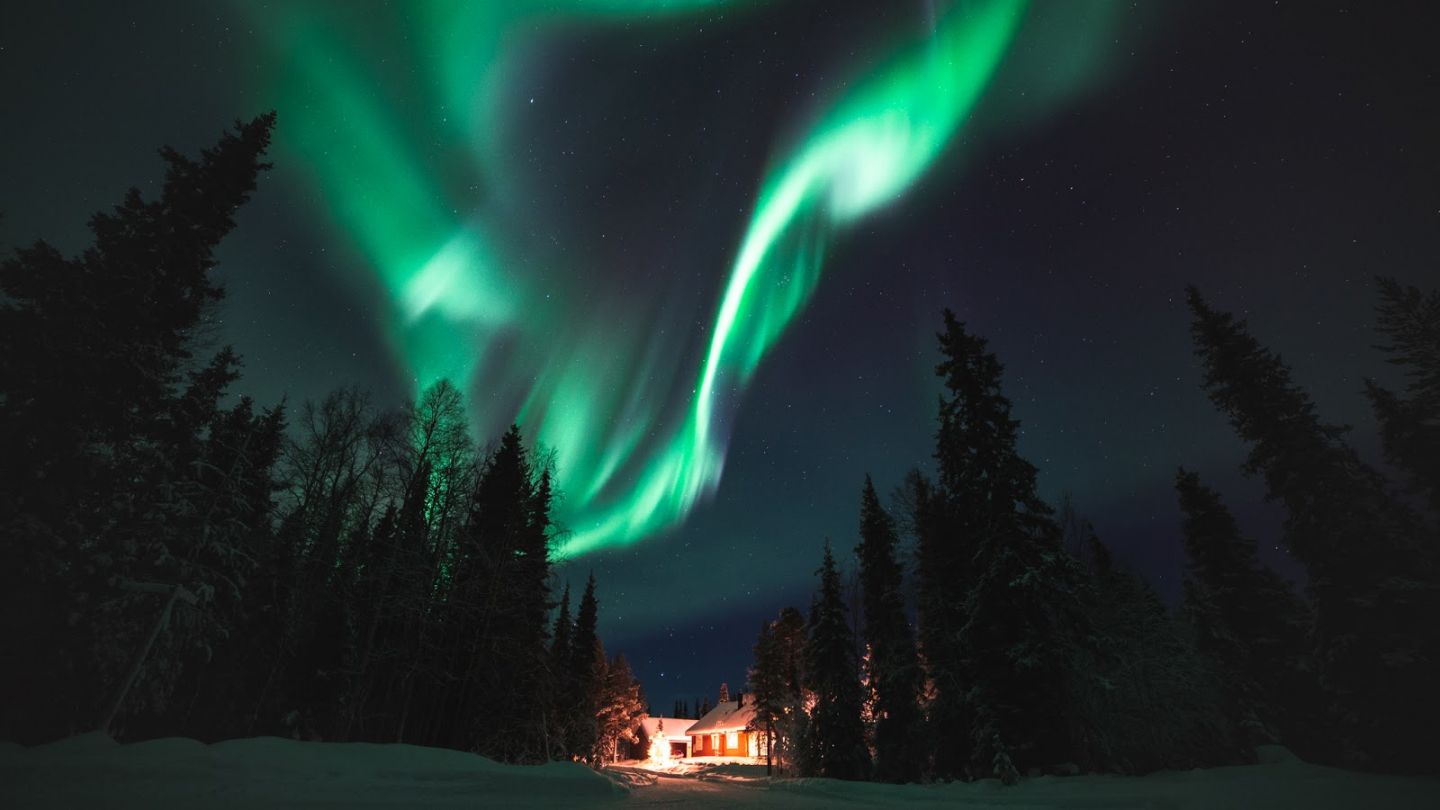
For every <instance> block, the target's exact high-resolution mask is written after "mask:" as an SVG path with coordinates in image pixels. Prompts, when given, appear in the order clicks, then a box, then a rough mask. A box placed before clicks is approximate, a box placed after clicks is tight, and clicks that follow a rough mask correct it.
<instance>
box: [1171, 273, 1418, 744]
mask: <svg viewBox="0 0 1440 810" xmlns="http://www.w3.org/2000/svg"><path fill="white" fill-rule="evenodd" d="M1188 297H1189V304H1190V309H1191V312H1192V313H1193V315H1194V321H1193V323H1192V326H1191V333H1192V335H1193V337H1194V339H1195V344H1196V353H1197V354H1198V355H1199V357H1200V359H1201V361H1202V364H1203V367H1204V372H1205V376H1204V386H1205V390H1206V391H1207V393H1209V395H1210V399H1211V401H1212V402H1214V403H1215V405H1216V407H1217V408H1219V409H1220V411H1221V412H1222V413H1224V414H1225V415H1226V416H1228V417H1229V418H1230V422H1231V424H1232V425H1233V426H1234V428H1235V430H1236V432H1237V433H1238V434H1239V435H1240V437H1241V438H1242V439H1243V440H1245V441H1246V442H1247V443H1248V444H1249V445H1250V453H1249V457H1248V459H1247V461H1246V465H1245V466H1246V469H1247V470H1248V471H1250V472H1252V473H1259V474H1261V475H1262V476H1263V477H1264V480H1265V485H1266V491H1267V494H1268V496H1269V497H1270V498H1271V499H1272V500H1275V501H1279V502H1280V503H1281V504H1282V505H1283V506H1284V507H1285V510H1286V513H1287V519H1286V522H1285V544H1286V546H1287V547H1288V548H1289V550H1290V552H1291V553H1292V554H1294V555H1295V557H1296V558H1297V559H1299V560H1300V561H1301V562H1303V563H1304V564H1305V566H1306V568H1307V570H1308V573H1309V585H1308V588H1309V594H1310V596H1311V602H1312V604H1313V606H1314V610H1315V625H1314V627H1315V630H1314V635H1315V648H1316V649H1315V660H1316V663H1317V666H1318V668H1319V671H1320V673H1321V676H1322V678H1323V683H1324V686H1325V687H1326V689H1327V691H1328V692H1329V693H1330V694H1331V696H1332V698H1333V701H1334V703H1335V705H1336V707H1337V712H1338V716H1337V717H1336V718H1335V720H1336V723H1337V726H1338V728H1339V731H1340V733H1341V735H1342V737H1343V741H1344V744H1345V746H1346V750H1345V751H1344V753H1343V756H1344V757H1345V759H1346V761H1348V762H1350V763H1352V764H1356V765H1363V766H1366V767H1373V768H1385V769H1407V770H1412V769H1423V768H1434V767H1435V763H1434V761H1433V758H1427V757H1425V756H1423V755H1421V754H1419V753H1418V752H1419V751H1422V750H1424V749H1425V747H1426V746H1425V742H1426V740H1428V737H1429V734H1430V731H1429V729H1431V728H1433V727H1434V726H1435V725H1436V724H1437V723H1440V692H1437V691H1436V690H1435V689H1434V686H1433V684H1434V679H1435V677H1436V672H1437V661H1440V627H1437V626H1435V624H1434V623H1433V622H1429V623H1424V622H1422V623H1418V624H1417V622H1416V617H1418V616H1432V615H1436V614H1437V613H1440V577H1437V572H1436V569H1435V555H1434V552H1433V551H1432V548H1433V539H1432V538H1430V537H1427V536H1425V535H1427V534H1428V532H1427V531H1426V530H1425V529H1424V528H1422V526H1423V524H1422V522H1421V521H1420V520H1419V518H1418V516H1417V515H1416V514H1415V513H1414V512H1413V511H1412V510H1411V509H1409V508H1408V507H1407V506H1406V505H1405V504H1404V503H1403V502H1401V501H1399V500H1397V499H1396V498H1394V497H1393V496H1392V495H1391V494H1390V492H1389V491H1388V488H1387V485H1386V482H1385V480H1384V479H1383V478H1382V477H1381V476H1380V474H1379V473H1377V472H1376V471H1375V470H1374V469H1372V468H1371V467H1370V466H1369V465H1367V464H1365V463H1364V462H1362V461H1361V460H1360V458H1359V456H1358V455H1357V454H1356V453H1355V451H1354V450H1353V449H1352V448H1351V447H1350V446H1349V445H1348V444H1346V443H1345V442H1344V440H1343V435H1344V433H1345V429H1344V428H1342V427H1339V426H1335V425H1329V424H1326V423H1324V422H1322V421H1321V420H1320V418H1319V416H1318V415H1317V414H1316V412H1315V406H1314V404H1313V403H1312V402H1311V400H1310V397H1309V396H1308V395H1307V394H1306V393H1305V392H1304V391H1303V390H1301V388H1300V387H1299V386H1297V385H1296V384H1295V383H1294V382H1293V381H1292V380H1291V377H1290V369H1289V367H1288V366H1287V365H1286V364H1285V363H1284V362H1283V361H1282V360H1281V359H1280V358H1279V357H1277V356H1276V355H1274V354H1272V353H1271V352H1269V351H1268V350H1266V349H1265V348H1264V347H1262V346H1261V345H1260V343H1259V342H1258V341H1257V340H1255V338H1254V337H1252V336H1251V335H1250V333H1249V331H1248V329H1247V327H1246V325H1245V323H1244V322H1240V321H1236V320H1235V318H1234V317H1233V316H1231V315H1229V314H1228V313H1222V312H1218V311H1216V310H1214V309H1212V308H1211V307H1210V306H1209V305H1208V304H1207V303H1206V302H1205V300H1204V299H1203V298H1202V297H1201V296H1200V293H1199V292H1198V291H1196V290H1195V289H1194V288H1193V287H1192V288H1190V290H1189V292H1188ZM1378 684H1384V685H1385V686H1384V687H1380V686H1377V685H1378Z"/></svg>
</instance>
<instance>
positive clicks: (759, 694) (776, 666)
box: [749, 622, 785, 776]
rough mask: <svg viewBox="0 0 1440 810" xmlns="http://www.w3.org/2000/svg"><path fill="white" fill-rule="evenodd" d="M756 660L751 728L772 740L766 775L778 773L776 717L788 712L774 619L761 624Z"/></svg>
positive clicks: (767, 752) (767, 750)
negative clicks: (775, 758) (776, 771)
mask: <svg viewBox="0 0 1440 810" xmlns="http://www.w3.org/2000/svg"><path fill="white" fill-rule="evenodd" d="M754 656H755V659H754V663H753V664H751V666H750V675H749V683H750V696H751V697H750V699H751V700H752V701H753V704H754V710H755V711H754V714H753V715H752V717H751V720H750V725H749V730H750V731H753V732H757V733H759V734H763V735H765V738H766V739H767V740H769V741H770V744H769V745H767V746H766V747H765V775H766V776H770V775H771V774H773V773H774V757H775V753H776V752H775V750H774V749H775V727H776V721H777V720H779V719H780V718H782V717H783V716H784V711H785V710H784V692H785V690H784V683H783V681H782V677H783V676H782V671H781V661H780V650H779V646H778V645H777V644H776V640H775V633H774V626H773V625H772V624H771V623H770V622H762V623H761V624H760V635H759V637H758V638H756V640H755V647H754Z"/></svg>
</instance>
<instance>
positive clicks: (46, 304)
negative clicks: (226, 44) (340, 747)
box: [0, 114, 279, 742]
mask: <svg viewBox="0 0 1440 810" xmlns="http://www.w3.org/2000/svg"><path fill="white" fill-rule="evenodd" d="M274 123H275V117H274V115H273V114H270V115H265V116H261V117H259V118H256V119H254V120H252V121H250V122H248V123H237V124H236V126H235V128H234V130H233V131H232V132H227V133H226V134H225V135H224V136H223V137H222V138H221V139H220V141H219V143H218V144H216V146H214V147H212V148H210V149H206V150H204V151H203V152H202V153H201V155H200V158H199V159H198V160H192V159H190V158H187V157H185V156H183V155H181V154H180V153H178V152H176V151H175V150H173V149H170V148H168V147H167V148H164V149H162V150H161V152H160V155H161V157H162V158H163V160H164V161H165V165H166V168H165V179H164V183H163V185H162V187H161V192H160V195H159V197H158V198H157V199H154V200H146V199H144V198H142V196H141V194H140V191H139V190H138V189H131V190H130V192H129V193H128V194H127V195H126V197H125V199H124V201H123V202H122V203H121V204H120V205H119V206H116V207H115V208H114V209H113V210H112V211H110V212H108V213H98V214H96V215H94V216H93V217H92V218H91V220H90V230H91V232H92V233H93V234H94V237H95V239H94V244H93V245H92V246H91V247H89V248H87V249H86V250H85V251H84V253H82V254H81V255H80V256H79V257H76V258H70V259H67V258H65V257H63V256H62V255H61V254H60V252H59V251H58V250H57V249H56V248H54V247H53V246H51V245H49V244H47V243H45V242H36V243H35V244H34V245H32V246H31V247H28V248H22V249H20V250H17V251H16V252H15V254H14V255H13V256H12V257H10V258H8V259H6V260H5V261H4V262H3V263H0V345H3V346H4V347H5V350H4V352H3V353H0V458H4V459H5V461H4V463H3V464H0V536H3V537H5V539H6V542H5V543H4V544H3V545H4V550H3V552H0V553H3V556H0V600H3V605H0V616H3V619H0V649H3V650H4V651H5V653H4V654H5V657H6V660H4V661H3V662H0V691H3V692H4V693H5V694H6V695H7V696H9V697H8V702H9V703H10V705H11V707H12V710H11V711H7V712H5V713H4V716H3V717H0V736H3V737H5V738H7V739H13V740H21V741H26V742H36V741H41V740H45V739H49V738H53V737H56V736H59V735H61V734H64V733H67V732H71V731H77V730H83V729H86V728H93V727H95V726H96V725H99V724H100V723H101V722H102V721H103V720H104V717H103V715H104V714H106V708H107V707H108V706H110V705H113V704H114V703H115V701H116V698H117V697H119V693H122V692H123V693H127V694H126V695H125V696H124V697H125V699H124V701H123V705H122V706H121V707H120V711H121V712H122V713H127V712H145V711H159V710H163V709H164V706H165V704H166V703H167V702H168V700H169V698H170V695H171V693H172V692H173V689H174V687H175V686H176V684H177V683H178V680H177V678H176V674H177V672H178V668H179V666H180V665H179V658H180V657H182V656H184V655H186V654H188V652H189V651H190V650H192V649H194V648H195V647H196V646H199V645H204V644H209V643H213V642H214V641H215V639H216V636H215V632H216V631H217V630H220V629H224V628H221V627H220V625H219V621H220V617H221V615H223V612H224V609H223V608H222V606H221V604H220V601H219V600H220V599H221V598H222V596H223V592H224V591H225V590H226V589H228V588H229V585H228V583H238V582H240V581H241V580H242V579H243V576H244V574H245V573H246V571H245V567H246V566H247V565H248V562H247V561H248V553H249V551H250V549H246V548H244V546H243V543H244V542H247V541H244V540H241V536H242V535H243V536H247V537H248V536H249V535H250V533H251V532H252V531H253V530H259V529H260V528H262V527H264V525H265V523H266V522H267V521H268V518H269V514H268V506H267V505H266V503H263V502H256V501H254V500H253V499H250V500H251V504H252V505H251V506H247V507H245V510H246V512H247V514H248V515H249V517H247V524H246V526H245V527H243V528H242V529H241V530H240V531H239V532H238V533H237V532H236V531H235V529H237V528H240V527H235V526H228V527H227V526H225V525H223V524H221V523H219V522H218V520H219V518H220V517H221V513H222V511H229V510H231V509H232V508H233V507H235V506H237V505H239V503H240V501H242V500H247V499H246V498H245V497H244V496H242V495H241V494H240V492H241V491H243V490H244V488H245V487H246V486H247V485H246V484H243V483H240V482H239V481H234V480H232V479H233V478H234V476H237V475H241V474H242V473H243V474H244V475H245V476H246V477H249V478H253V479H254V480H255V481H257V482H260V484H261V485H262V486H264V487H268V486H270V481H269V477H270V471H269V469H268V467H267V468H265V469H264V470H263V474H261V473H262V471H261V468H262V467H264V466H265V464H266V462H267V459H266V457H265V456H266V454H267V453H269V452H270V450H269V448H268V447H266V445H268V444H269V443H271V442H272V441H276V440H278V430H277V429H276V428H278V426H279V416H278V415H270V416H265V415H260V416H257V415H256V414H254V413H253V412H252V410H251V406H250V405H249V404H248V403H247V404H244V405H243V406H240V407H238V408H237V409H232V410H230V412H229V414H226V413H225V409H223V408H221V406H220V401H221V399H222V398H223V397H224V395H225V393H226V391H227V388H228V386H229V384H230V383H231V382H232V381H233V380H234V379H235V377H236V375H237V371H236V369H237V368H238V364H239V361H238V358H237V356H236V355H235V354H234V353H232V352H230V351H229V350H228V349H226V350H222V351H221V352H219V353H218V354H216V355H215V356H214V357H213V359H211V360H210V361H209V362H208V363H196V362H195V357H194V354H195V352H196V350H197V348H198V341H197V336H198V335H199V333H200V330H201V329H202V327H203V325H204V319H205V315H206V312H207V310H208V308H210V307H211V306H212V305H214V304H215V302H217V301H218V300H220V298H221V297H222V296H223V290H222V288H221V287H220V285H219V283H218V281H217V280H216V279H215V277H214V276H213V275H212V271H213V270H214V268H215V266H216V264H217V261H216V259H215V250H216V248H217V246H218V245H219V243H220V241H221V240H222V239H223V238H224V237H225V236H226V235H227V234H228V233H229V232H230V231H231V229H232V228H233V227H234V225H235V222H234V216H235V212H236V211H237V210H238V209H239V208H240V207H241V206H242V205H244V204H245V203H246V201H248V200H249V198H250V195H251V193H252V192H253V191H254V190H255V188H256V181H257V178H258V177H259V174H260V173H261V172H262V171H263V170H264V169H266V168H267V164H265V163H262V162H261V157H262V155H263V154H264V152H265V150H266V149H267V147H268V145H269V142H270V132H271V129H272V128H273V126H274ZM212 429H213V430H215V431H216V434H217V436H218V435H220V434H227V433H228V434H229V435H228V436H226V438H227V439H243V440H246V441H245V443H244V444H242V445H240V446H237V447H235V448H229V449H228V450H227V448H223V447H220V446H219V445H218V444H217V443H216V442H215V441H211V439H209V438H207V436H208V435H209V432H210V431H211V430H212ZM262 434H263V435H262ZM235 451H241V452H242V453H243V458H242V457H239V456H236V457H234V458H229V459H227V458H225V455H226V454H227V453H229V454H231V455H234V453H235ZM270 460H272V461H273V454H272V459H270ZM217 461H218V462H219V463H221V464H228V466H222V467H219V468H211V467H204V466H200V465H208V464H212V463H214V462H217ZM252 472H254V473H256V474H254V475H252V474H251V473H252ZM232 484H233V485H234V486H235V487H236V489H234V490H232ZM217 487H218V489H217ZM268 497H269V492H268V491H267V492H266V493H265V497H264V499H263V500H264V501H266V502H268ZM256 507H259V508H261V509H263V510H264V511H265V514H264V515H263V516H261V519H260V520H259V522H258V523H257V522H255V521H254V518H255V515H254V514H253V509H254V508H256ZM197 520H199V521H201V522H200V523H199V524H197V522H196V521H197ZM197 528H198V529H199V530H200V531H201V532H202V533H201V534H200V535H197V534H195V530H196V529H197ZM237 543H239V544H241V545H237ZM227 580H228V583H227ZM181 589H183V591H182V590H181ZM182 593H184V594H187V595H188V597H193V599H192V598H185V599H178V600H177V599H176V597H177V596H179V595H181V594H182ZM157 624H158V626H161V627H162V628H165V629H166V632H163V633H160V634H158V635H157V636H156V644H154V645H149V644H146V643H145V639H146V638H147V636H148V635H149V634H150V630H151V628H152V627H156V626H157ZM127 682H128V683H133V684H134V685H135V688H134V689H133V690H132V689H127V688H126V683H127Z"/></svg>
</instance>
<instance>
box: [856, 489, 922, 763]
mask: <svg viewBox="0 0 1440 810" xmlns="http://www.w3.org/2000/svg"><path fill="white" fill-rule="evenodd" d="M898 543H899V540H898V535H897V532H896V529H895V521H894V519H892V518H891V517H890V515H889V513H888V512H886V511H885V509H884V507H882V506H881V505H880V499H879V497H878V496H877V495H876V494H875V486H874V484H873V483H871V481H870V476H868V475H867V476H865V488H864V490H863V491H862V493H861V496H860V545H859V546H857V547H856V549H855V553H856V555H858V557H859V559H860V582H861V590H862V591H863V596H864V606H865V627H864V636H865V644H866V646H867V647H868V648H869V651H870V652H869V656H868V659H867V668H868V672H869V681H870V688H871V690H872V691H873V693H874V695H875V707H874V713H875V718H876V719H875V776H876V778H877V779H880V780H883V781H888V782H911V781H915V780H916V779H918V778H919V776H920V770H919V766H920V761H921V756H922V751H921V750H919V748H918V745H917V743H918V742H919V741H920V728H919V726H920V711H919V704H918V701H919V697H920V686H921V684H920V666H919V662H918V660H917V658H916V654H915V638H914V635H913V634H912V633H911V631H910V623H909V621H908V620H907V619H906V617H905V599H904V595H903V594H902V592H901V584H902V582H901V581H902V577H903V574H902V571H901V568H900V563H899V562H898V561H897V560H896V546H897V545H898Z"/></svg>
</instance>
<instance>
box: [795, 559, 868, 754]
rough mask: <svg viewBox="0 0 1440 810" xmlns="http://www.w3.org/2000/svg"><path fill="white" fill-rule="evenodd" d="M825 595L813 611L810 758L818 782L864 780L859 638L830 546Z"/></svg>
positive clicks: (808, 666) (808, 669)
mask: <svg viewBox="0 0 1440 810" xmlns="http://www.w3.org/2000/svg"><path fill="white" fill-rule="evenodd" d="M816 573H817V574H819V576H820V589H819V591H818V592H816V594H815V598H814V600H813V601H812V602H811V605H810V619H809V621H808V623H807V625H806V631H807V635H808V638H807V641H806V645H805V673H806V678H807V683H806V687H807V688H808V689H809V690H810V691H811V692H813V693H814V707H813V708H812V709H811V710H810V734H811V739H810V746H809V747H810V752H809V753H810V756H811V758H812V759H811V763H812V767H813V774H814V775H815V776H825V777H830V778H832V779H864V778H866V777H867V776H868V775H869V770H870V756H869V753H868V752H867V751H866V750H865V728H864V726H863V724H862V722H861V719H860V712H861V708H862V703H863V702H864V696H863V695H862V693H861V691H860V667H859V662H858V661H857V660H856V659H855V636H854V634H853V633H852V631H851V629H850V625H849V623H848V622H847V621H846V619H845V601H844V598H843V595H842V594H841V589H840V574H839V572H838V571H837V570H836V568H835V558H834V556H833V555H832V554H831V553H830V545H829V544H828V543H827V544H826V545H825V557H824V561H823V562H822V563H821V565H820V570H819V571H817V572H816Z"/></svg>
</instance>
